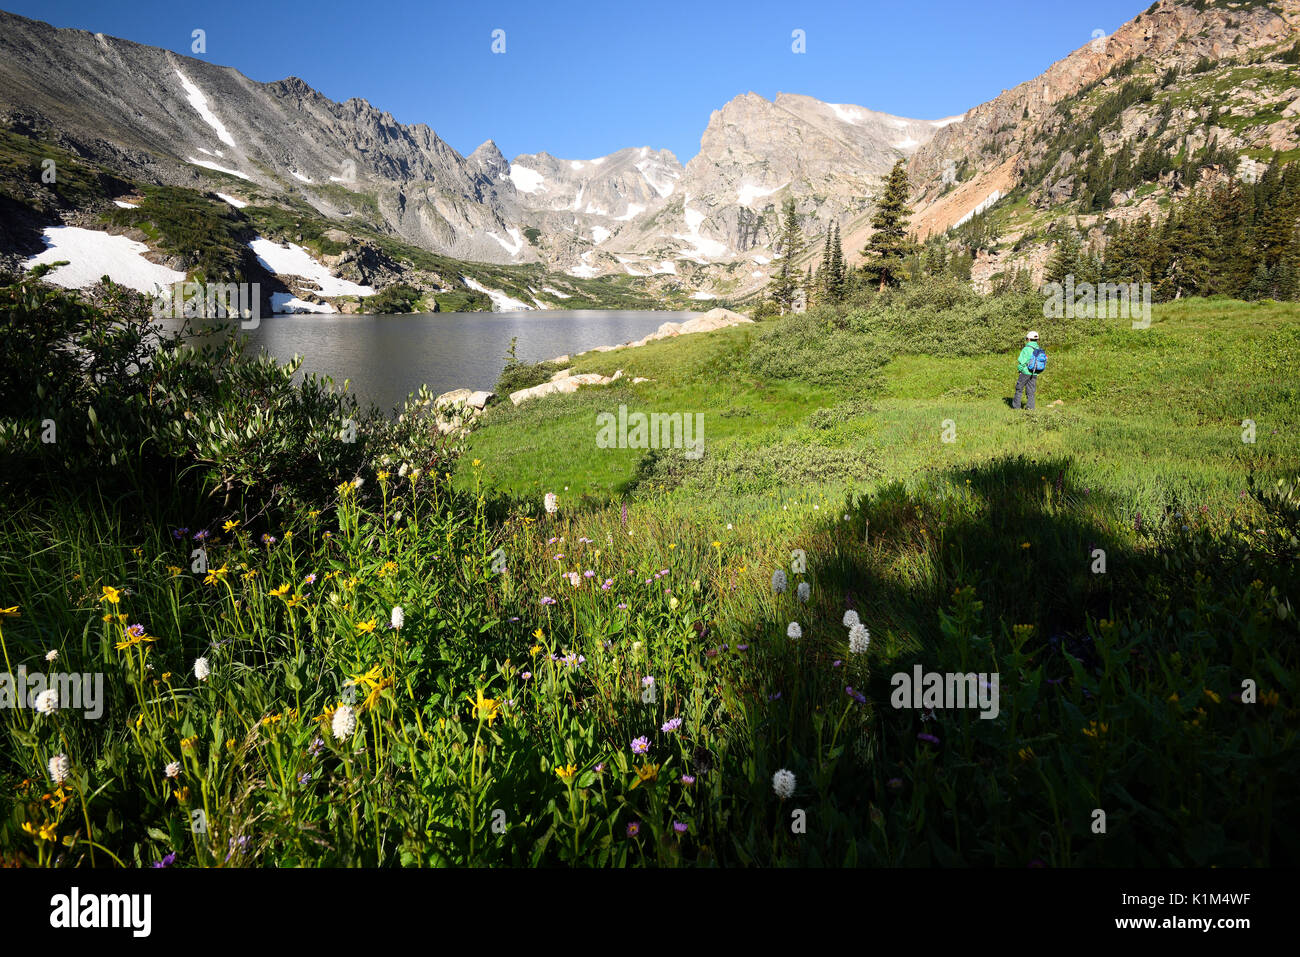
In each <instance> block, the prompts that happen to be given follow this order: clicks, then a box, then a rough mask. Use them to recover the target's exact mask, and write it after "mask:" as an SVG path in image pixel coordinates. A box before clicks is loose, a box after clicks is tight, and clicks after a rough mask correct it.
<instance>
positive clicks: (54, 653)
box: [45, 649, 59, 662]
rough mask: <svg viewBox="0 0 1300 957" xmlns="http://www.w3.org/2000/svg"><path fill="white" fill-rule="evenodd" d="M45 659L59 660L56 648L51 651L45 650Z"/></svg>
mask: <svg viewBox="0 0 1300 957" xmlns="http://www.w3.org/2000/svg"><path fill="white" fill-rule="evenodd" d="M45 660H46V661H50V662H53V661H58V660H59V652H58V650H57V649H55V650H52V651H47V652H45Z"/></svg>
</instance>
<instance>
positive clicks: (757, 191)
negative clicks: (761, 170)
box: [736, 183, 786, 206]
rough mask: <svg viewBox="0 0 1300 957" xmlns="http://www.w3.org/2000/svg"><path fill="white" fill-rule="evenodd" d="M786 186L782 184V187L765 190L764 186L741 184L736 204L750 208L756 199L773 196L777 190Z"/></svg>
mask: <svg viewBox="0 0 1300 957" xmlns="http://www.w3.org/2000/svg"><path fill="white" fill-rule="evenodd" d="M785 185H786V184H785V183H782V184H781V185H780V186H773V187H772V188H771V189H764V188H763V187H762V186H755V185H754V184H753V183H741V184H740V189H739V190H738V191H737V192H736V203H737V204H738V205H740V206H748V205H749V204H750V203H752V202H753V201H754V200H756V199H761V198H763V197H764V196H771V195H772V194H773V193H775V192H776V191H777V190H779V189H782V188H784V187H785Z"/></svg>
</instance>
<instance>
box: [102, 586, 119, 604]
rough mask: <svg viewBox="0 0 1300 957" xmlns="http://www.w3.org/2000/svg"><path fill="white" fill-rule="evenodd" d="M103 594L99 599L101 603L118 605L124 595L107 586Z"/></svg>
mask: <svg viewBox="0 0 1300 957" xmlns="http://www.w3.org/2000/svg"><path fill="white" fill-rule="evenodd" d="M103 592H104V593H103V594H102V595H101V596H100V597H99V600H100V601H106V602H109V603H111V604H114V605H116V604H117V603H118V602H120V601H121V600H122V593H121V592H120V591H118V590H117V589H116V588H114V587H112V586H111V585H105V586H104V587H103Z"/></svg>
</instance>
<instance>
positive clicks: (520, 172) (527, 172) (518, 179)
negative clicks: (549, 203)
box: [510, 163, 546, 193]
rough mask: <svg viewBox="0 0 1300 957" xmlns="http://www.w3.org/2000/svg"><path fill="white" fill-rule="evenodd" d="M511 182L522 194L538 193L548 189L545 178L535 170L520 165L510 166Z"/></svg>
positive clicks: (512, 164)
mask: <svg viewBox="0 0 1300 957" xmlns="http://www.w3.org/2000/svg"><path fill="white" fill-rule="evenodd" d="M510 182H512V183H514V184H515V189H517V190H519V192H521V193H536V192H538V191H539V190H544V189H546V177H545V176H543V175H542V174H541V173H539V172H537V170H535V169H529V168H528V167H527V166H520V165H519V164H518V163H511V164H510Z"/></svg>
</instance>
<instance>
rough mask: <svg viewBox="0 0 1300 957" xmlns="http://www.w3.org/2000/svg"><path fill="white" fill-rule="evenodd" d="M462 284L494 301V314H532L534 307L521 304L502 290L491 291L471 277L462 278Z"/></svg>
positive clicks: (524, 303)
mask: <svg viewBox="0 0 1300 957" xmlns="http://www.w3.org/2000/svg"><path fill="white" fill-rule="evenodd" d="M460 278H461V282H463V283H464V284H465V285H467V286H469V288H471V289H473V290H474V291H475V292H481V293H483V294H484V295H485V296H487V297H488V298H489V299H491V300H492V311H493V312H531V311H532V309H533V307H532V306H530V305H528V303H526V302H520V301H519V300H518V299H513V298H511V297H510V296H508V295H506V294H505V293H504V292H502V291H501V290H500V289H489V288H488V287H487V286H485V285H483V284H482V283H481V282H477V281H475V280H473V279H470V278H469V276H461V277H460Z"/></svg>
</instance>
